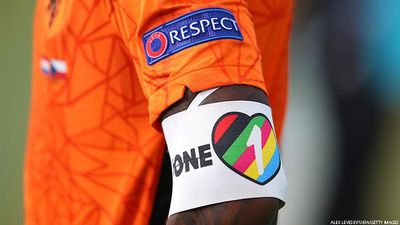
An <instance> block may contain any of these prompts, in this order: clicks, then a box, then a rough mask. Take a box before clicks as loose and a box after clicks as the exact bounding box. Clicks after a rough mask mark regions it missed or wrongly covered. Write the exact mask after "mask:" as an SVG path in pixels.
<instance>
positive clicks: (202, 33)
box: [142, 8, 243, 65]
mask: <svg viewBox="0 0 400 225" xmlns="http://www.w3.org/2000/svg"><path fill="white" fill-rule="evenodd" d="M142 39H143V45H144V49H145V52H146V59H147V63H148V64H149V65H153V64H154V63H156V62H158V61H160V60H162V59H164V58H167V57H169V56H171V55H173V54H175V53H177V52H180V51H182V50H184V49H186V48H189V47H191V46H194V45H198V44H201V43H204V42H207V41H212V40H217V39H236V40H243V36H242V33H241V32H240V29H239V26H238V23H237V21H236V19H235V17H234V16H233V14H232V13H231V12H230V11H228V10H226V9H221V8H207V9H201V10H198V11H194V12H191V13H189V14H186V15H184V16H181V17H179V18H177V19H175V20H172V21H170V22H168V23H166V24H163V25H161V26H159V27H157V28H155V29H153V30H151V31H149V32H147V33H145V34H144V35H143V38H142Z"/></svg>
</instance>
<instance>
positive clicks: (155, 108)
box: [25, 0, 292, 225]
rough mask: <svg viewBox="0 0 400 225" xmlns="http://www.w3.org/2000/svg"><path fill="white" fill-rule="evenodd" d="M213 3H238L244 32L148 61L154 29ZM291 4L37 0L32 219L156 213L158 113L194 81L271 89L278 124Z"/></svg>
mask: <svg viewBox="0 0 400 225" xmlns="http://www.w3.org/2000/svg"><path fill="white" fill-rule="evenodd" d="M207 7H221V8H225V9H228V10H229V11H231V12H232V13H233V14H234V15H235V17H236V19H237V20H238V23H239V27H240V29H241V31H242V34H243V37H244V41H238V40H228V39H226V40H225V39H224V40H216V41H210V42H207V43H203V44H199V45H196V46H193V47H191V48H188V49H185V50H183V51H181V52H179V53H177V54H175V55H173V56H170V57H168V58H166V59H163V60H162V61H160V62H158V63H156V64H154V65H152V66H149V65H148V64H147V63H146V59H145V55H144V47H143V44H142V42H141V37H142V35H143V34H144V33H145V32H147V31H148V30H150V29H152V28H154V27H157V26H159V25H161V24H163V23H165V22H168V21H170V20H172V19H174V18H176V17H179V16H181V15H183V14H186V13H189V12H191V11H194V10H196V9H202V8H207ZM291 14H292V1H291V0H249V1H239V0H193V1H182V0H158V1H152V0H69V1H67V0H38V1H37V6H36V12H35V23H34V51H33V79H32V97H31V98H32V99H31V114H30V124H29V134H28V144H27V153H26V163H25V209H26V218H25V220H26V224H28V225H33V224H35V225H36V224H49V225H50V224H51V225H54V224H57V225H62V224H74V225H75V224H85V225H90V224H123V225H125V224H129V225H145V224H148V221H149V217H150V214H151V209H152V206H153V200H154V195H155V190H156V187H157V182H158V177H159V174H160V167H161V162H162V158H163V153H164V150H165V143H164V139H163V135H162V133H161V131H160V130H159V129H157V128H158V127H159V125H158V124H159V122H158V120H157V118H158V116H159V115H160V113H161V112H162V111H163V110H165V109H166V108H168V107H169V106H170V105H171V104H173V103H174V102H176V101H177V100H179V99H180V98H181V97H182V95H183V91H184V88H185V86H187V87H189V88H190V89H191V90H192V91H200V90H204V89H208V88H212V87H215V86H221V85H232V84H248V85H253V86H256V87H259V88H261V89H263V90H265V91H267V90H268V93H269V96H270V101H271V105H272V109H273V113H274V120H275V125H276V130H277V134H278V135H280V133H281V128H282V122H283V118H284V111H285V105H286V92H287V63H288V36H289V30H290V24H291Z"/></svg>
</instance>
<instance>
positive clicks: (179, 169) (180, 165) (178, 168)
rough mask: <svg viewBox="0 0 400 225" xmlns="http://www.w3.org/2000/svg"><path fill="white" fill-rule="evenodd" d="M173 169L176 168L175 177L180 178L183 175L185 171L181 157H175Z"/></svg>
mask: <svg viewBox="0 0 400 225" xmlns="http://www.w3.org/2000/svg"><path fill="white" fill-rule="evenodd" d="M173 167H174V172H175V176H176V177H179V175H181V173H182V171H183V162H182V158H181V156H180V155H176V156H175V159H174V165H173Z"/></svg>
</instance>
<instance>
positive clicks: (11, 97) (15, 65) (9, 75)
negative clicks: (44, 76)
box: [0, 0, 34, 225]
mask: <svg viewBox="0 0 400 225" xmlns="http://www.w3.org/2000/svg"><path fill="white" fill-rule="evenodd" d="M33 8H34V1H22V0H1V7H0V27H1V38H0V68H1V69H0V71H1V75H0V100H1V102H0V104H1V108H0V110H1V116H0V124H1V128H0V143H1V156H0V178H1V179H0V195H1V198H0V224H2V225H14V224H22V222H23V202H22V199H23V197H22V168H23V153H24V148H25V137H26V126H27V119H28V113H27V112H28V108H29V90H30V85H29V83H30V68H31V52H32V51H31V37H32V35H31V33H32V16H33Z"/></svg>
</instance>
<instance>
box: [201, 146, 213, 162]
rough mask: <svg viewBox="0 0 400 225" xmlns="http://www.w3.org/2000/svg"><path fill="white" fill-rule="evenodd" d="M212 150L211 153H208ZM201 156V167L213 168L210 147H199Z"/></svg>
mask: <svg viewBox="0 0 400 225" xmlns="http://www.w3.org/2000/svg"><path fill="white" fill-rule="evenodd" d="M207 150H210V151H207ZM199 155H200V166H201V167H206V166H211V165H212V164H213V163H212V160H211V159H210V158H211V149H210V145H209V144H207V145H202V146H199Z"/></svg>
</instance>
